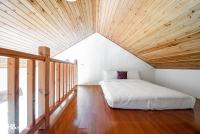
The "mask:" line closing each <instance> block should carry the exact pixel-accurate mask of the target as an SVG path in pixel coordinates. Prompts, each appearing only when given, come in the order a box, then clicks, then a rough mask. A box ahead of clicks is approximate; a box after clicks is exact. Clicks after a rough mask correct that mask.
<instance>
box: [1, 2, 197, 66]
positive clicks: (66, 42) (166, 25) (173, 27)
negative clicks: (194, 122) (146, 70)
mask: <svg viewBox="0 0 200 134" xmlns="http://www.w3.org/2000/svg"><path fill="white" fill-rule="evenodd" d="M0 1H1V2H0V47H6V48H11V49H17V50H23V51H26V52H31V53H37V47H38V46H39V45H47V46H48V47H50V48H51V50H52V54H53V55H55V54H58V53H59V52H62V51H63V50H65V49H67V48H69V47H70V46H72V45H74V44H76V43H77V42H79V41H80V40H82V39H84V38H86V37H87V36H89V35H91V34H92V33H94V32H98V33H100V34H102V35H103V36H105V37H106V38H108V39H110V40H112V41H113V42H115V43H117V44H118V45H120V46H121V47H122V48H124V49H126V50H128V51H129V52H131V53H132V54H134V55H136V56H137V57H139V58H141V59H142V60H144V61H145V62H147V63H149V64H150V65H152V66H154V67H155V68H184V69H200V0H77V1H76V2H72V3H70V2H66V1H65V0H0Z"/></svg>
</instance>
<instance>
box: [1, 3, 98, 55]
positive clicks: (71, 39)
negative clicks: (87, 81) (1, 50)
mask: <svg viewBox="0 0 200 134" xmlns="http://www.w3.org/2000/svg"><path fill="white" fill-rule="evenodd" d="M93 3H94V1H93V0H78V1H77V2H65V1H64V0H0V47H5V48H10V49H15V50H20V51H26V52H30V53H35V54H37V49H38V46H40V45H46V46H48V47H50V48H51V54H52V56H54V55H56V54H58V53H59V52H61V51H63V50H65V49H67V48H69V47H70V46H72V45H74V44H76V43H77V42H79V41H81V40H82V39H84V38H86V37H87V36H89V35H91V34H93V33H94V32H95V31H94V22H95V21H94V20H93V18H94V17H95V10H94V8H93Z"/></svg>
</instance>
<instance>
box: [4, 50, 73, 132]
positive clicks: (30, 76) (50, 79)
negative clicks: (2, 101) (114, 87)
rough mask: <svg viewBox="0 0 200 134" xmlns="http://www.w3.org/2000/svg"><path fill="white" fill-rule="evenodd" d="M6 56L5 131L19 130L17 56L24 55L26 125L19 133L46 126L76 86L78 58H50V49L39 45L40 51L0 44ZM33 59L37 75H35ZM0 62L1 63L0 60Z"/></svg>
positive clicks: (19, 57)
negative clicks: (72, 60) (3, 46)
mask: <svg viewBox="0 0 200 134" xmlns="http://www.w3.org/2000/svg"><path fill="white" fill-rule="evenodd" d="M0 56H4V57H8V59H7V75H8V77H7V87H8V97H7V101H8V114H9V116H8V123H9V124H8V125H13V124H14V127H15V129H9V130H8V133H15V134H18V133H19V69H20V65H19V64H20V62H19V60H20V59H27V128H25V129H24V130H23V131H22V133H30V134H32V133H34V132H35V131H37V130H38V129H47V128H48V127H49V124H50V121H49V120H50V115H51V114H52V113H53V112H54V111H55V110H56V109H57V108H58V107H59V106H60V105H61V104H62V102H63V101H64V100H66V99H67V98H68V96H69V95H70V94H71V93H73V92H74V90H75V89H76V86H77V61H75V62H74V63H71V62H68V61H62V60H57V59H53V58H50V49H49V48H47V47H39V55H33V54H29V53H24V52H19V51H14V50H9V49H5V48H0ZM36 61H37V62H38V64H37V69H38V77H37V78H36ZM0 64H1V63H0ZM36 80H37V81H38V94H37V95H38V111H37V113H38V115H41V116H39V117H38V118H37V119H36V113H35V112H36V110H35V109H36V97H35V95H36Z"/></svg>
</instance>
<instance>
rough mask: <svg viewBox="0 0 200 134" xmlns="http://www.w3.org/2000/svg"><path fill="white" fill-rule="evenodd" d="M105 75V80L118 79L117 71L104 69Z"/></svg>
mask: <svg viewBox="0 0 200 134" xmlns="http://www.w3.org/2000/svg"><path fill="white" fill-rule="evenodd" d="M103 77H104V80H111V79H117V71H104V72H103Z"/></svg>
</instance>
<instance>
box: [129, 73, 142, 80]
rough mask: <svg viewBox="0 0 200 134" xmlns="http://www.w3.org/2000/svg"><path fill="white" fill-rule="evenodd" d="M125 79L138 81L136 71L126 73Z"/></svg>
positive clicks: (138, 77)
mask: <svg viewBox="0 0 200 134" xmlns="http://www.w3.org/2000/svg"><path fill="white" fill-rule="evenodd" d="M127 79H140V76H139V73H138V71H128V73H127Z"/></svg>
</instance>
